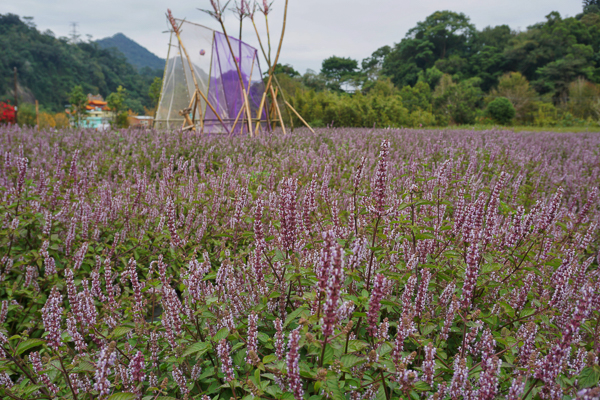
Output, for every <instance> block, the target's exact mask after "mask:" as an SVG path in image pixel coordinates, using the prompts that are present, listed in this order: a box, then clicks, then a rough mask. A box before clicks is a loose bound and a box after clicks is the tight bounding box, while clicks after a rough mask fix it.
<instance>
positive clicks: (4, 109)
mask: <svg viewBox="0 0 600 400" xmlns="http://www.w3.org/2000/svg"><path fill="white" fill-rule="evenodd" d="M15 122H16V121H15V108H14V107H13V106H11V105H10V104H8V103H3V102H0V124H14V123H15Z"/></svg>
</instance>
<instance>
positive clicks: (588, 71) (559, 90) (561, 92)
mask: <svg viewBox="0 0 600 400" xmlns="http://www.w3.org/2000/svg"><path fill="white" fill-rule="evenodd" d="M537 74H538V75H539V77H540V79H538V80H537V81H536V82H535V85H536V87H537V88H538V90H539V91H540V92H542V93H547V92H551V93H553V97H554V99H555V101H557V102H558V101H563V102H564V101H566V100H567V97H568V92H569V84H570V83H571V82H573V81H574V80H575V79H576V78H578V77H584V78H587V79H590V78H591V77H592V76H593V74H594V68H593V66H592V65H590V62H588V61H587V60H586V59H585V58H575V57H574V56H573V55H569V56H567V57H565V58H563V59H560V60H557V61H553V62H551V63H548V64H547V65H546V66H544V67H542V68H539V69H538V71H537Z"/></svg>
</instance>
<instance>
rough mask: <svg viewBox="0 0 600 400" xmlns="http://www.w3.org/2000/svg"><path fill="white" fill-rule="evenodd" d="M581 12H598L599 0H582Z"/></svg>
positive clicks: (599, 7)
mask: <svg viewBox="0 0 600 400" xmlns="http://www.w3.org/2000/svg"><path fill="white" fill-rule="evenodd" d="M583 13H584V14H588V13H600V0H583Z"/></svg>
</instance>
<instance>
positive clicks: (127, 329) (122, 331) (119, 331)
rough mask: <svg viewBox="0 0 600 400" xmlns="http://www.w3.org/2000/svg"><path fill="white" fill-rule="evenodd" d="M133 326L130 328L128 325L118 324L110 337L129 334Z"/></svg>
mask: <svg viewBox="0 0 600 400" xmlns="http://www.w3.org/2000/svg"><path fill="white" fill-rule="evenodd" d="M132 329H133V328H130V327H128V326H118V327H116V328H115V330H114V331H112V333H111V334H110V337H111V338H113V339H115V338H118V337H121V336H123V335H127V334H128V333H129V332H131V330H132Z"/></svg>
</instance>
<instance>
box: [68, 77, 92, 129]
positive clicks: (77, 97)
mask: <svg viewBox="0 0 600 400" xmlns="http://www.w3.org/2000/svg"><path fill="white" fill-rule="evenodd" d="M69 103H71V115H72V116H73V118H75V124H76V126H77V127H80V126H81V123H82V118H84V117H85V116H86V115H87V109H86V106H87V105H88V98H87V96H86V95H85V93H83V88H82V87H81V85H77V86H75V87H74V88H73V90H71V93H70V94H69Z"/></svg>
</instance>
